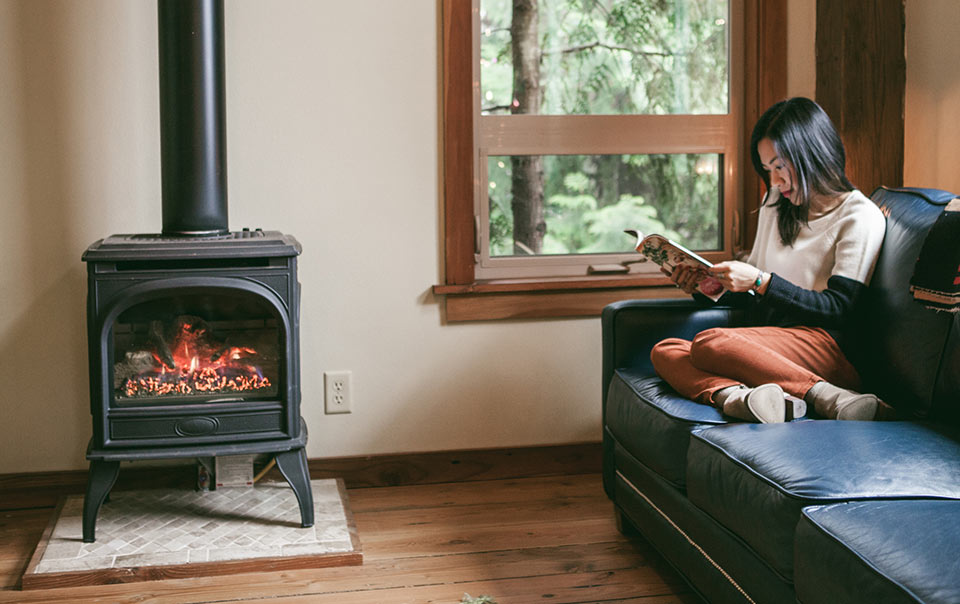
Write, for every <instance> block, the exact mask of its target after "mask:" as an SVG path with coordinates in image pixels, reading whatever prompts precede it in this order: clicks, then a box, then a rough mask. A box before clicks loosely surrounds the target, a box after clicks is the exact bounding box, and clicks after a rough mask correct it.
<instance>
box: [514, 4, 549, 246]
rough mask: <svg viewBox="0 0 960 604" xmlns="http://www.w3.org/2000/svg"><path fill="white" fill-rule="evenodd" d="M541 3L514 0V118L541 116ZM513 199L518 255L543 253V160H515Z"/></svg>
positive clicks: (532, 157) (544, 224) (524, 158)
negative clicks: (520, 115)
mask: <svg viewBox="0 0 960 604" xmlns="http://www.w3.org/2000/svg"><path fill="white" fill-rule="evenodd" d="M538 19H539V15H538V10H537V0H513V21H512V23H511V25H510V34H511V36H512V42H513V103H512V106H511V108H510V112H511V113H512V114H514V115H518V114H524V113H530V114H539V113H540V40H539V36H538V27H537V22H538ZM510 161H511V164H512V165H511V167H512V176H511V181H512V182H511V185H512V189H513V199H512V201H511V209H512V210H513V250H514V253H515V254H519V255H527V254H539V253H540V250H541V248H542V247H543V235H544V233H546V230H547V225H546V222H545V221H544V217H543V208H544V202H543V158H542V157H541V156H534V155H526V156H513V157H512V158H511V160H510Z"/></svg>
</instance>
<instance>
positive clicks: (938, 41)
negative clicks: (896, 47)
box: [903, 0, 960, 194]
mask: <svg viewBox="0 0 960 604" xmlns="http://www.w3.org/2000/svg"><path fill="white" fill-rule="evenodd" d="M906 11H907V31H906V45H907V92H906V107H905V111H904V129H905V141H904V162H903V163H904V165H903V182H904V184H905V185H908V186H919V187H934V188H939V189H946V190H948V191H953V192H954V193H958V194H960V69H958V67H957V66H958V65H960V43H958V39H957V32H960V2H957V1H956V0H920V1H918V0H911V1H909V2H907V4H906Z"/></svg>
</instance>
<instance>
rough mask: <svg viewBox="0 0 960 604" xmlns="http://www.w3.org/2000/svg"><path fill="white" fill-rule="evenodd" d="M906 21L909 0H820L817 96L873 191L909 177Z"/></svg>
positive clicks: (854, 169) (857, 175) (862, 183)
mask: <svg viewBox="0 0 960 604" xmlns="http://www.w3.org/2000/svg"><path fill="white" fill-rule="evenodd" d="M905 27H906V18H905V12H904V4H903V0H817V41H816V50H817V102H818V103H820V105H821V106H822V107H823V108H824V110H826V112H827V113H828V114H829V115H830V117H831V118H832V119H833V122H834V124H835V125H836V127H837V130H838V131H839V132H840V136H841V137H842V138H843V143H844V146H845V147H846V150H847V176H848V177H849V178H850V181H851V182H852V183H853V184H854V185H855V186H857V187H858V188H860V189H861V190H862V191H863V192H864V193H866V194H867V195H869V194H870V193H871V192H872V191H873V190H874V189H875V188H876V187H878V186H880V185H885V186H889V187H899V186H901V185H902V184H903V140H904V126H903V114H904V98H905V94H906V65H907V64H906V55H905V53H904V50H905V46H904V30H905Z"/></svg>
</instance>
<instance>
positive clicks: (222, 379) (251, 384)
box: [122, 317, 272, 397]
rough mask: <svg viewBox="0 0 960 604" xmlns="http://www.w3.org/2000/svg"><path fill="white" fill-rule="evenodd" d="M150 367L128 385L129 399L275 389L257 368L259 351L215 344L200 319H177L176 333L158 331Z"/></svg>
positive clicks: (128, 379) (125, 384) (126, 393)
mask: <svg viewBox="0 0 960 604" xmlns="http://www.w3.org/2000/svg"><path fill="white" fill-rule="evenodd" d="M153 335H154V336H155V338H154V339H155V346H154V350H151V351H150V354H151V355H152V362H151V363H150V367H149V368H146V369H145V370H143V371H141V372H139V373H138V374H137V375H134V376H132V377H128V378H127V379H126V380H125V381H124V383H123V387H122V390H123V394H124V395H125V396H127V397H143V396H164V395H173V396H177V395H181V396H182V395H191V394H216V393H221V392H249V391H256V390H262V389H265V388H270V387H271V386H272V384H271V382H270V380H269V378H267V377H264V375H263V373H262V372H261V370H260V368H259V367H258V366H257V365H255V364H253V362H252V361H253V360H254V359H255V357H256V356H257V351H256V350H254V349H253V348H249V347H246V346H231V345H224V344H222V343H220V342H216V341H215V340H214V339H213V338H212V337H211V336H210V334H209V330H208V328H207V325H206V323H204V321H203V320H202V319H199V318H197V317H180V318H179V319H177V321H176V324H175V326H174V332H173V334H172V335H169V336H168V335H166V334H161V333H160V329H159V328H157V329H155V330H154V332H153Z"/></svg>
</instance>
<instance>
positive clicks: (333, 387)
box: [323, 371, 353, 415]
mask: <svg viewBox="0 0 960 604" xmlns="http://www.w3.org/2000/svg"><path fill="white" fill-rule="evenodd" d="M323 390H324V409H325V411H326V413H327V414H328V415H329V414H331V413H350V411H351V409H350V405H351V404H352V403H353V400H352V399H353V392H352V389H351V388H350V372H349V371H324V372H323Z"/></svg>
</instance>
